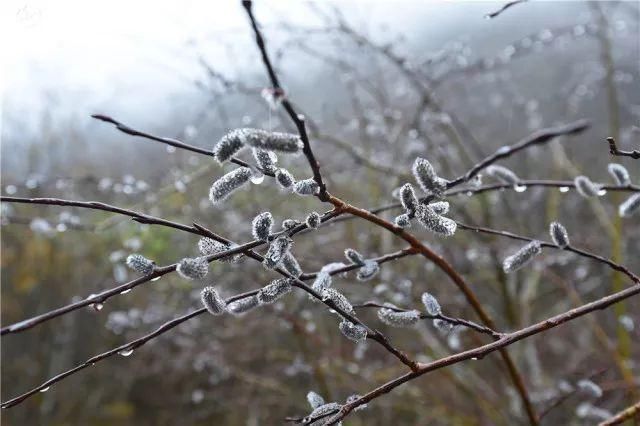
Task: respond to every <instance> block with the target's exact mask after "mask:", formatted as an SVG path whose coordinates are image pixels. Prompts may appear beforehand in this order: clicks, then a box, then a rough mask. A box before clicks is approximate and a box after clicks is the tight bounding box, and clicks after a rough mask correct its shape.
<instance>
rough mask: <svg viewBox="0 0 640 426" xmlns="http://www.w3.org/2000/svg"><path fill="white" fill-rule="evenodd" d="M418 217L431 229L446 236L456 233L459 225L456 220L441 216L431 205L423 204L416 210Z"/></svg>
mask: <svg viewBox="0 0 640 426" xmlns="http://www.w3.org/2000/svg"><path fill="white" fill-rule="evenodd" d="M416 218H417V219H418V221H419V222H420V223H421V224H422V226H424V227H425V228H426V229H428V230H429V231H431V232H433V233H436V234H438V235H443V236H445V237H450V236H451V235H453V234H455V232H456V229H457V227H458V225H457V224H456V222H455V221H453V220H451V219H449V218H447V217H444V216H440V215H439V214H437V213H436V212H434V211H433V209H432V208H431V207H430V206H425V205H421V206H420V208H418V210H417V211H416Z"/></svg>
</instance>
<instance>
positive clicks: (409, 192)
mask: <svg viewBox="0 0 640 426" xmlns="http://www.w3.org/2000/svg"><path fill="white" fill-rule="evenodd" d="M400 202H401V203H402V207H404V209H405V211H408V212H411V213H413V212H415V211H416V209H417V208H418V203H419V202H418V197H416V193H415V191H414V190H413V185H411V184H410V183H405V184H404V185H402V187H401V188H400Z"/></svg>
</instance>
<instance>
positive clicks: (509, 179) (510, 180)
mask: <svg viewBox="0 0 640 426" xmlns="http://www.w3.org/2000/svg"><path fill="white" fill-rule="evenodd" d="M486 172H487V174H488V175H489V176H491V177H494V178H496V179H498V180H499V181H500V182H502V183H506V184H508V185H514V186H515V185H517V184H518V182H520V178H519V177H518V175H516V174H515V173H514V172H513V171H511V169H508V168H506V167H504V166H498V165H497V164H493V165H491V166H489V167H487V169H486Z"/></svg>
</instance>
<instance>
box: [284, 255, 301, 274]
mask: <svg viewBox="0 0 640 426" xmlns="http://www.w3.org/2000/svg"><path fill="white" fill-rule="evenodd" d="M282 267H283V268H284V269H286V270H287V272H288V273H290V274H291V275H293V276H294V277H296V278H298V277H299V276H300V275H302V268H301V267H300V264H299V263H298V261H297V260H296V258H295V257H294V256H293V255H292V254H291V252H287V254H285V255H284V258H283V259H282Z"/></svg>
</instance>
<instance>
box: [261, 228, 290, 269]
mask: <svg viewBox="0 0 640 426" xmlns="http://www.w3.org/2000/svg"><path fill="white" fill-rule="evenodd" d="M292 244H293V240H291V238H288V237H285V236H284V235H281V236H279V237H278V238H276V239H275V240H273V241H272V242H271V244H269V249H268V250H267V253H266V254H265V255H264V260H263V261H262V264H263V265H264V266H265V268H267V269H275V268H277V267H278V266H279V265H280V263H281V262H282V259H283V258H284V256H285V255H286V254H287V252H288V251H289V249H290V248H291V245H292Z"/></svg>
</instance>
